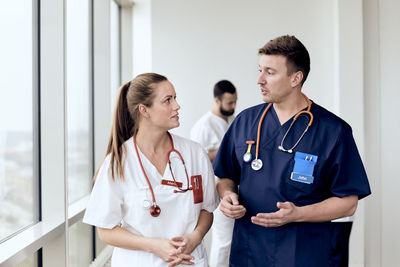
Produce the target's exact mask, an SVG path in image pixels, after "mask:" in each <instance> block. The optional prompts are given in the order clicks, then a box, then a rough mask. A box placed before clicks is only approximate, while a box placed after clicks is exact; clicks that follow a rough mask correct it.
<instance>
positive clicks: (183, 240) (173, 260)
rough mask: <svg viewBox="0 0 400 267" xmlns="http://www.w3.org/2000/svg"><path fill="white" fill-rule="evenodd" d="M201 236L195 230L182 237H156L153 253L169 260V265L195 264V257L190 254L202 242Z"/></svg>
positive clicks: (164, 259)
mask: <svg viewBox="0 0 400 267" xmlns="http://www.w3.org/2000/svg"><path fill="white" fill-rule="evenodd" d="M200 242H201V236H200V235H198V234H197V233H196V231H195V232H193V233H191V234H187V235H183V236H180V237H174V238H172V239H171V240H168V239H155V240H154V242H153V251H152V252H153V253H154V254H155V255H157V256H158V257H160V258H161V259H162V260H163V261H165V262H168V263H169V264H168V267H173V266H178V265H180V264H183V265H193V264H194V262H192V260H194V257H193V256H191V255H190V254H191V253H192V252H193V250H194V249H195V248H196V247H197V246H198V245H199V244H200Z"/></svg>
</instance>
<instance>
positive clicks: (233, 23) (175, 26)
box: [151, 0, 336, 136]
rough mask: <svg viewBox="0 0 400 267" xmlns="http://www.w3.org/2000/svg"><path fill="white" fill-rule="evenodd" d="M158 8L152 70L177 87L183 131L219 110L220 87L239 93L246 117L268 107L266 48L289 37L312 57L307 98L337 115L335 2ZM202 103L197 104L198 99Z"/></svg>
mask: <svg viewBox="0 0 400 267" xmlns="http://www.w3.org/2000/svg"><path fill="white" fill-rule="evenodd" d="M307 3H308V4H307V5H304V2H302V1H265V0H253V1H249V2H243V1H229V0H220V1H213V0H204V1H182V0H153V1H152V8H151V10H152V13H151V15H152V20H151V21H152V28H151V30H152V42H151V43H152V70H153V71H155V72H159V73H162V74H165V75H166V76H167V77H168V78H169V79H170V81H171V82H172V83H173V84H174V85H175V88H176V91H177V95H178V101H179V103H180V104H181V107H182V108H181V126H180V127H179V128H178V129H176V131H175V132H177V133H178V134H181V135H183V136H189V130H190V127H191V126H192V125H193V124H194V122H195V120H196V119H198V118H199V117H200V116H201V115H202V114H203V113H205V112H206V111H207V110H209V109H210V108H211V106H212V103H213V97H212V88H213V85H214V84H215V83H216V82H217V81H218V80H220V79H229V80H231V81H232V82H233V83H234V84H235V86H236V87H237V89H238V94H239V100H238V111H240V110H242V109H244V108H245V107H248V106H252V105H255V104H258V103H261V97H260V93H259V89H258V86H257V84H256V79H257V74H258V72H257V70H258V69H257V66H258V55H257V50H258V48H260V47H262V46H263V45H264V44H265V43H266V42H267V41H269V40H270V39H273V38H275V37H277V36H279V35H283V34H294V35H296V36H297V37H298V38H299V39H300V40H301V41H302V42H303V43H304V44H305V46H306V47H307V48H308V49H309V52H310V54H311V58H312V60H311V73H310V76H309V80H308V81H307V82H306V84H305V88H304V91H305V93H307V94H308V95H309V97H310V98H311V99H315V100H316V101H317V102H318V103H320V104H322V105H323V106H325V107H327V108H328V109H331V110H333V106H334V105H333V104H334V103H333V101H332V99H333V98H334V90H335V89H334V75H333V73H334V51H335V50H334V45H335V42H334V40H333V38H334V21H335V17H334V16H335V9H334V7H335V5H336V4H335V1H332V0H331V1H318V0H310V1H308V2H307ZM194 96H195V97H194Z"/></svg>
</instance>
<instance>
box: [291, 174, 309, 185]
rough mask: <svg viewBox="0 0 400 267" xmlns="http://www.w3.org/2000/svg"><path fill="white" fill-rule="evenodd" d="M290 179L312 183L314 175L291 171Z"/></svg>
mask: <svg viewBox="0 0 400 267" xmlns="http://www.w3.org/2000/svg"><path fill="white" fill-rule="evenodd" d="M290 180H292V181H296V182H300V183H305V184H312V183H313V182H314V176H310V175H304V174H300V173H295V172H292V175H291V176H290Z"/></svg>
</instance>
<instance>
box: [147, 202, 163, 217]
mask: <svg viewBox="0 0 400 267" xmlns="http://www.w3.org/2000/svg"><path fill="white" fill-rule="evenodd" d="M160 213H161V209H160V207H159V206H158V205H154V206H151V208H150V214H151V216H153V217H158V216H159V215H160Z"/></svg>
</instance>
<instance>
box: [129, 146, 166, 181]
mask: <svg viewBox="0 0 400 267" xmlns="http://www.w3.org/2000/svg"><path fill="white" fill-rule="evenodd" d="M134 145H136V147H137V149H138V151H139V155H140V159H141V160H142V162H143V161H144V162H145V164H144V165H145V166H143V168H144V170H145V172H146V174H147V177H149V179H151V178H150V177H153V176H154V175H156V176H157V178H158V179H159V181H161V180H162V179H163V178H164V177H165V176H166V174H167V172H168V169H169V168H168V164H169V163H168V162H167V164H166V165H165V168H164V173H163V174H161V173H160V172H159V171H158V170H157V168H156V166H154V165H153V163H152V162H151V161H150V160H149V159H148V158H147V157H146V155H145V154H144V153H143V152H142V151H141V150H140V147H139V146H138V145H137V144H134ZM144 162H143V163H144ZM149 166H150V170H148V168H147V169H146V167H149ZM149 174H152V175H149Z"/></svg>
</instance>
